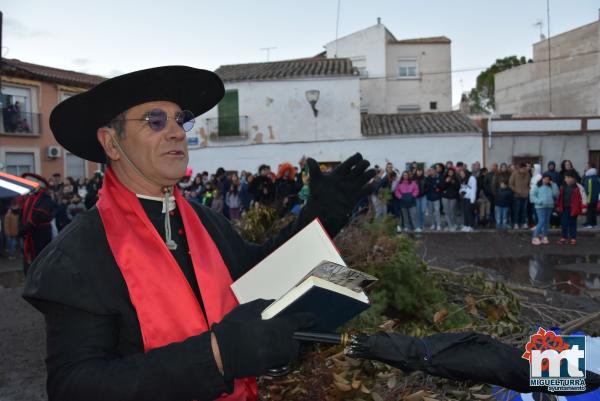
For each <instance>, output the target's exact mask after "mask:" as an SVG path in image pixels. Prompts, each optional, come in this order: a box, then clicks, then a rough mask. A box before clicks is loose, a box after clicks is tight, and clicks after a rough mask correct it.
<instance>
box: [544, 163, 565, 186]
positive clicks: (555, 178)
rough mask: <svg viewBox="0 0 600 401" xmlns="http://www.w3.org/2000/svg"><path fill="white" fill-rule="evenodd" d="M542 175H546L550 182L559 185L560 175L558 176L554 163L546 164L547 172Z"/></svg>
mask: <svg viewBox="0 0 600 401" xmlns="http://www.w3.org/2000/svg"><path fill="white" fill-rule="evenodd" d="M544 174H548V175H549V176H550V178H551V179H552V182H553V183H555V184H556V185H561V182H560V174H558V171H556V162H554V161H552V160H550V161H549V162H548V170H546V171H545V172H544Z"/></svg>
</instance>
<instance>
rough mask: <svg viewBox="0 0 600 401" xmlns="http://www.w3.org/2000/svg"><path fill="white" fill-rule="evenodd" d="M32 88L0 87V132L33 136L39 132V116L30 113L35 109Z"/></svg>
mask: <svg viewBox="0 0 600 401" xmlns="http://www.w3.org/2000/svg"><path fill="white" fill-rule="evenodd" d="M34 95H35V93H34V88H27V87H20V86H9V85H4V84H3V85H2V94H1V95H0V102H1V103H2V114H1V115H0V132H6V133H11V134H13V133H15V134H33V133H39V132H40V115H39V114H37V113H32V111H33V110H34V109H35V108H36V104H35V101H34V100H32V99H34V97H33V96H34Z"/></svg>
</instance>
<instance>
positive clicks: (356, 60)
mask: <svg viewBox="0 0 600 401" xmlns="http://www.w3.org/2000/svg"><path fill="white" fill-rule="evenodd" d="M350 60H351V61H352V65H353V66H354V67H356V69H357V70H358V75H359V76H361V77H365V78H366V77H368V76H369V71H367V58H366V57H352V58H351V59H350Z"/></svg>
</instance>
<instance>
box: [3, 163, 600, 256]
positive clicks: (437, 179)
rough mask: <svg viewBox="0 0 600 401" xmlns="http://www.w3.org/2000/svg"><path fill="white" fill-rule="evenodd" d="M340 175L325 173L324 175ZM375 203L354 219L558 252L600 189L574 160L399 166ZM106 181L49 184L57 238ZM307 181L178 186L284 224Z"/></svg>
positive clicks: (16, 214) (379, 179) (12, 251)
mask: <svg viewBox="0 0 600 401" xmlns="http://www.w3.org/2000/svg"><path fill="white" fill-rule="evenodd" d="M332 167H333V166H326V165H323V166H322V170H323V171H325V172H326V171H327V170H329V169H331V168H332ZM375 169H376V170H377V175H376V177H375V178H374V179H373V182H372V187H373V192H372V194H371V195H370V196H369V197H367V198H365V199H363V200H361V202H359V204H358V205H357V207H356V209H355V213H361V212H364V211H366V210H372V211H373V214H374V216H375V218H382V217H384V216H386V215H393V216H395V217H396V218H397V219H398V225H397V231H398V232H399V233H400V232H405V233H409V232H415V233H419V232H422V231H424V230H434V231H441V230H447V231H458V230H460V231H466V232H469V231H473V230H476V229H479V228H496V229H509V228H510V229H515V230H517V229H529V228H531V229H533V234H532V244H534V245H540V244H548V243H549V240H548V230H549V228H550V227H551V226H555V227H558V226H560V227H561V228H562V231H561V239H560V240H559V243H560V244H576V238H577V225H578V224H577V220H578V217H579V216H580V215H583V214H585V222H583V226H584V227H586V228H594V227H596V225H597V219H596V216H597V209H598V197H599V191H600V181H599V179H598V175H597V170H596V166H594V165H592V164H591V163H588V165H587V166H586V167H585V172H584V174H583V176H582V175H581V174H580V173H579V172H578V171H577V170H576V169H575V168H574V166H573V164H572V163H571V162H570V161H569V160H564V161H563V162H562V163H561V164H560V168H557V165H556V163H554V162H552V161H551V162H549V163H548V164H547V168H546V170H545V171H542V168H541V166H540V165H538V164H535V165H531V164H526V163H521V164H518V165H515V164H507V163H501V164H499V165H498V164H495V163H494V164H492V165H491V166H490V168H489V169H488V168H486V167H482V166H481V164H480V163H479V162H475V163H473V164H472V165H471V166H470V168H468V166H467V165H466V164H465V163H462V162H456V163H454V162H452V161H448V162H446V163H436V164H434V165H433V166H431V167H426V166H424V165H423V164H422V163H416V162H413V163H408V164H407V166H406V169H405V170H404V171H400V170H399V169H398V168H396V167H395V166H394V164H393V163H391V162H388V163H387V164H386V165H385V167H379V166H375ZM102 179H103V176H102V173H100V172H98V173H96V174H95V175H94V176H93V177H92V178H91V179H85V180H79V179H73V178H72V177H67V178H66V179H65V180H64V181H63V180H62V178H61V176H60V174H54V175H53V176H51V177H49V179H48V186H47V188H46V189H45V193H46V195H47V197H48V198H49V199H50V200H51V204H52V211H51V215H52V221H51V223H50V228H49V229H51V231H52V237H53V236H55V235H56V234H57V233H58V232H59V231H61V230H62V229H64V228H65V227H66V226H67V225H68V224H69V223H70V222H71V221H72V220H73V219H74V218H75V217H76V216H77V214H79V213H81V212H84V211H86V210H88V209H90V208H91V207H93V206H94V204H95V203H96V200H97V199H98V191H99V189H100V187H101V186H102ZM309 180H310V177H309V174H308V172H307V170H306V169H305V159H304V158H302V159H301V160H300V161H299V163H298V166H294V165H292V164H291V163H283V164H281V165H279V166H278V168H277V171H276V172H273V171H272V170H271V167H270V166H268V165H266V164H264V165H261V166H260V167H259V168H258V171H257V172H256V173H252V172H249V171H241V172H239V173H238V172H235V171H226V170H225V169H224V168H219V169H217V171H216V172H215V173H214V174H209V173H208V172H207V171H203V172H199V173H197V174H196V175H193V172H192V170H191V169H189V168H188V170H187V172H186V176H185V177H183V178H182V180H181V181H180V182H179V184H178V186H179V188H180V190H181V191H182V193H183V195H184V196H185V198H186V199H188V200H189V201H191V202H197V203H200V204H202V205H205V206H206V207H209V208H211V209H212V210H214V211H216V212H218V213H221V214H223V215H224V216H225V217H226V218H228V219H230V220H236V219H239V218H240V217H241V216H242V214H243V213H244V212H245V211H247V210H249V209H250V208H251V207H252V205H255V204H261V205H266V206H269V207H271V208H273V209H275V210H277V213H278V214H279V215H280V216H284V215H286V214H287V213H294V214H297V213H298V212H299V210H300V208H301V207H302V205H303V204H304V203H305V202H306V200H307V199H308V196H309ZM22 209H23V201H22V199H21V200H20V199H18V198H14V199H12V200H10V201H9V202H4V203H3V204H2V210H1V211H0V215H1V216H2V223H3V229H2V236H0V237H1V238H0V239H2V245H3V246H2V249H6V252H7V255H8V257H9V258H10V259H13V258H15V256H16V254H17V252H18V250H19V246H20V243H21V242H20V238H21V237H22V235H23V233H22V231H23V228H22V226H23V224H22V220H23V218H22V216H23V210H22Z"/></svg>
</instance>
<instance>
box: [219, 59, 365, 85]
mask: <svg viewBox="0 0 600 401" xmlns="http://www.w3.org/2000/svg"><path fill="white" fill-rule="evenodd" d="M215 73H217V75H218V76H219V77H221V79H222V80H223V81H259V80H268V79H286V78H306V77H331V76H349V75H358V72H357V71H356V69H355V68H353V67H352V62H351V61H350V59H347V58H305V59H296V60H283V61H272V62H267V63H252V64H232V65H222V66H220V67H219V68H217V70H216V71H215Z"/></svg>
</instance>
